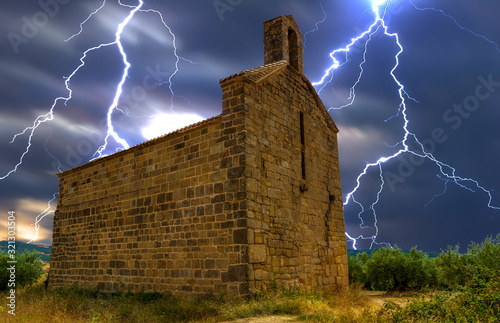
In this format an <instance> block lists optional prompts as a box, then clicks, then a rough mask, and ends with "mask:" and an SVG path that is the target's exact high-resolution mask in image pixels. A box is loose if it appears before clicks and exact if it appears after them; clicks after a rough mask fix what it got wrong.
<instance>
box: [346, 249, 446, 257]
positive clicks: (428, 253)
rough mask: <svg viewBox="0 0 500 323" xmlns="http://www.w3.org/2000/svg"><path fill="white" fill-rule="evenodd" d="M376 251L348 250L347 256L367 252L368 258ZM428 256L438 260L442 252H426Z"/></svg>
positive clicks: (406, 251) (407, 251) (405, 251)
mask: <svg viewBox="0 0 500 323" xmlns="http://www.w3.org/2000/svg"><path fill="white" fill-rule="evenodd" d="M375 250H377V249H367V250H353V249H347V254H348V255H349V256H356V255H357V254H359V253H363V252H366V254H367V255H368V256H370V255H371V254H372V252H374V251H375ZM403 252H404V253H409V252H410V250H403ZM424 253H425V254H426V255H427V256H429V258H436V257H437V256H439V254H440V252H424Z"/></svg>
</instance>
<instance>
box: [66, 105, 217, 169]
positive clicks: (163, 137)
mask: <svg viewBox="0 0 500 323" xmlns="http://www.w3.org/2000/svg"><path fill="white" fill-rule="evenodd" d="M221 118H222V114H219V115H216V116H213V117H211V118H208V119H206V120H203V121H200V122H197V123H193V124H190V125H188V126H186V127H183V128H180V129H177V130H175V131H172V132H169V133H166V134H164V135H161V136H159V137H156V138H153V139H150V140H146V141H144V142H141V143H139V144H137V145H134V146H132V147H130V148H128V149H124V150H120V151H117V152H115V153H112V154H110V155H106V156H103V157H101V158H97V159H93V160H90V161H88V162H86V163H84V164H81V165H79V166H76V167H73V168H70V169H68V170H65V171H62V172H59V173H57V174H56V175H57V177H59V178H61V177H63V176H65V175H67V174H69V173H72V172H74V171H78V170H81V169H84V168H87V167H91V166H93V165H95V164H97V163H100V162H102V161H104V160H106V159H111V158H115V157H119V156H121V155H124V154H126V153H130V152H132V151H134V150H138V149H140V148H143V147H147V146H150V145H153V144H155V143H156V142H157V141H160V140H162V139H166V138H168V137H171V136H174V135H177V134H180V133H183V132H186V131H189V130H193V129H196V128H198V127H201V126H204V125H206V124H209V123H211V122H213V121H215V120H217V119H221Z"/></svg>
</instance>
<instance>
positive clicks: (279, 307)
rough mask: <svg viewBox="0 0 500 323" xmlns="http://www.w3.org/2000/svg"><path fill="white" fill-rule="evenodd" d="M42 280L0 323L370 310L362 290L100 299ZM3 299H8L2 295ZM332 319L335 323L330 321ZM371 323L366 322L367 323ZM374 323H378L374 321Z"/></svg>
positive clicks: (356, 314)
mask: <svg viewBox="0 0 500 323" xmlns="http://www.w3.org/2000/svg"><path fill="white" fill-rule="evenodd" d="M44 280H45V278H43V279H42V280H41V281H39V282H38V283H37V284H35V285H33V286H31V287H27V288H23V289H21V290H18V291H17V294H16V315H15V316H12V315H9V314H8V313H7V311H8V310H9V309H8V308H7V307H6V306H5V305H3V304H2V305H0V316H1V317H2V322H30V323H36V322H72V323H73V322H75V323H77V322H120V323H121V322H206V323H212V322H223V321H228V320H234V319H238V318H248V317H258V316H269V315H285V316H293V317H298V319H299V320H302V321H313V322H334V321H336V320H337V319H342V318H346V319H347V318H348V320H342V321H343V322H355V321H356V320H359V319H360V318H362V317H363V315H366V314H370V315H375V314H374V313H375V312H373V313H372V311H371V310H369V313H368V312H366V311H364V312H363V311H360V310H359V308H364V307H366V306H367V304H368V296H364V295H362V293H361V289H360V288H358V287H353V288H351V289H350V290H349V291H346V292H341V293H337V294H334V295H330V296H327V295H324V294H321V293H306V292H302V291H300V290H298V289H289V290H283V291H277V292H259V293H257V294H256V295H255V296H254V297H253V298H252V299H246V300H244V299H226V298H224V297H223V296H221V295H206V296H204V297H202V298H197V299H192V300H184V299H179V298H176V297H172V296H166V295H164V294H160V293H136V294H132V293H121V292H116V293H102V292H98V291H95V290H85V289H82V288H80V287H77V286H72V287H68V288H62V289H57V290H46V289H45V284H44ZM0 297H2V298H3V299H5V297H6V294H5V293H3V294H2V295H0ZM332 319H333V320H332ZM368 322H370V321H368ZM373 322H376V321H373Z"/></svg>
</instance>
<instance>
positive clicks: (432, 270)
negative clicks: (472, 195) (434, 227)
mask: <svg viewBox="0 0 500 323" xmlns="http://www.w3.org/2000/svg"><path fill="white" fill-rule="evenodd" d="M499 238H500V236H499V237H497V239H493V238H488V239H486V240H485V241H484V242H483V243H481V244H472V245H471V246H470V248H469V250H468V252H467V254H463V255H462V254H459V253H458V249H457V248H455V249H453V248H449V249H448V250H447V251H446V252H443V253H442V254H440V255H439V256H438V257H437V258H434V259H429V258H428V257H427V256H426V255H425V254H423V253H422V252H419V251H417V250H416V249H414V250H412V251H411V252H410V253H406V254H405V253H403V252H402V251H401V250H399V249H397V248H395V249H380V250H378V251H375V252H373V253H372V254H371V256H370V257H367V255H363V254H360V255H357V256H356V257H351V258H350V259H349V264H350V266H351V267H350V276H351V277H350V278H351V279H352V281H358V283H353V284H352V285H351V287H350V289H349V291H344V292H339V293H334V294H332V295H326V294H321V293H305V292H303V291H301V290H299V289H282V290H280V289H279V286H271V288H270V290H268V291H262V292H259V293H257V294H255V295H254V297H253V298H252V299H251V300H241V299H240V300H234V299H227V298H225V297H223V296H222V295H206V296H204V297H202V298H198V299H194V300H182V299H179V298H175V297H172V296H166V295H164V294H160V293H137V294H131V293H121V292H117V293H102V292H98V291H95V290H85V289H82V288H80V287H78V286H72V287H68V288H64V289H57V290H51V291H48V290H46V288H45V284H44V282H43V280H44V279H45V278H43V279H42V280H39V281H38V283H36V284H34V285H32V286H28V287H24V288H23V289H19V290H18V292H17V295H16V316H15V317H13V316H12V315H9V314H7V310H8V309H7V308H6V307H5V305H3V302H1V303H0V316H1V317H2V319H1V321H2V322H223V321H227V320H234V319H237V318H246V317H255V316H267V315H285V316H292V317H295V318H296V319H297V320H300V321H305V322H325V323H327V322H498V317H500V240H499ZM362 287H364V288H365V289H366V288H374V289H385V290H389V292H388V293H389V294H388V295H386V296H388V297H385V300H386V301H385V303H384V304H381V305H377V303H375V302H374V301H373V300H374V298H373V297H371V296H369V295H368V292H367V291H366V290H365V289H363V288H362ZM400 295H403V296H405V299H409V301H406V302H402V301H399V300H400V298H399V296H400ZM0 296H1V297H2V298H3V299H5V297H6V296H5V293H4V294H2V295H0ZM389 298H390V300H388V299H389Z"/></svg>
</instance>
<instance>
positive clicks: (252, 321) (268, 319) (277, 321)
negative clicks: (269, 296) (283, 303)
mask: <svg viewBox="0 0 500 323" xmlns="http://www.w3.org/2000/svg"><path fill="white" fill-rule="evenodd" d="M229 322H231V323H282V322H288V323H293V322H299V321H297V320H295V318H293V317H289V316H264V317H251V318H246V319H239V320H235V321H228V323H229ZM223 323H225V322H223Z"/></svg>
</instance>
